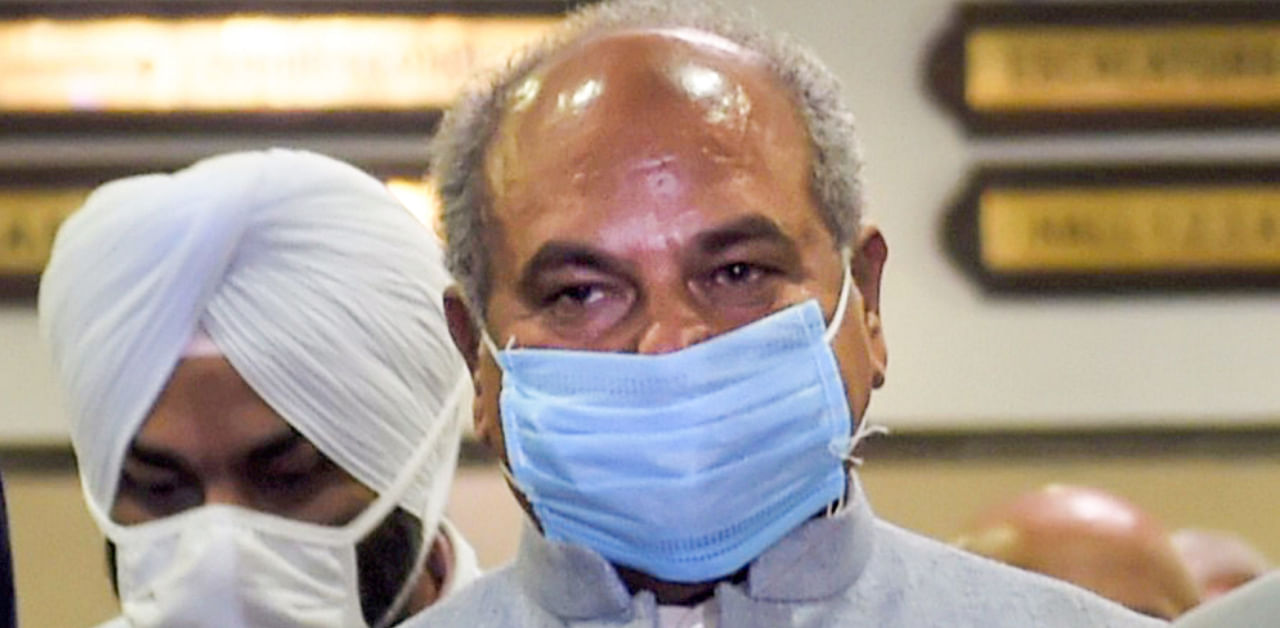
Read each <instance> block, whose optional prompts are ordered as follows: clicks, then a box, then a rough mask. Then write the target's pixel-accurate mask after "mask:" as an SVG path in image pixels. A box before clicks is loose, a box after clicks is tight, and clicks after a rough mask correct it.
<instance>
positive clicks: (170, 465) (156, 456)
mask: <svg viewBox="0 0 1280 628" xmlns="http://www.w3.org/2000/svg"><path fill="white" fill-rule="evenodd" d="M126 458H128V459H130V460H136V461H138V462H140V463H142V464H145V465H148V466H152V467H164V468H166V469H173V470H177V471H181V470H185V469H186V468H187V465H186V464H185V463H183V461H182V459H181V458H179V457H178V456H175V455H174V454H172V453H170V452H169V451H167V450H165V449H161V448H158V447H150V446H148V445H144V444H142V443H139V442H138V441H136V440H135V441H134V442H133V444H131V445H129V453H128V454H127V455H126Z"/></svg>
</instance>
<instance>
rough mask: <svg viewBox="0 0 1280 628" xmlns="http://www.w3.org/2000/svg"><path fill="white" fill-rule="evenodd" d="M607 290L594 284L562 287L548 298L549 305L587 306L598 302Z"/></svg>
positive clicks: (562, 307) (559, 306)
mask: <svg viewBox="0 0 1280 628" xmlns="http://www.w3.org/2000/svg"><path fill="white" fill-rule="evenodd" d="M604 296H605V291H604V289H602V288H601V287H600V286H597V285H594V284H579V285H574V286H568V287H566V288H561V289H559V290H557V291H555V292H553V293H552V294H551V296H550V297H548V298H547V299H546V303H547V305H548V306H550V307H552V308H556V309H566V308H578V307H586V306H589V305H592V304H595V303H598V302H599V301H600V300H601V299H603V298H604Z"/></svg>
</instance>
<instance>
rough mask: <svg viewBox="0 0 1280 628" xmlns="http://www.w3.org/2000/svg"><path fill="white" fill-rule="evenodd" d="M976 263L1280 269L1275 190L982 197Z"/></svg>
mask: <svg viewBox="0 0 1280 628" xmlns="http://www.w3.org/2000/svg"><path fill="white" fill-rule="evenodd" d="M978 229H979V238H980V242H981V250H982V263H983V265H984V266H985V267H987V268H988V269H990V270H993V271H1004V272H1032V273H1034V272H1092V273H1105V272H1109V271H1119V272H1126V271H1127V272H1133V271H1148V272H1150V271H1188V270H1190V271H1265V272H1280V185H1231V186H1207V185H1206V186H1194V187H1192V186H1161V187H1137V186H1135V187H1128V188H1109V189H1103V190H1088V189H1081V188H1042V189H1001V188H992V189H988V190H986V191H984V192H983V193H982V194H981V195H980V197H979V201H978Z"/></svg>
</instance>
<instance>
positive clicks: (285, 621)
mask: <svg viewBox="0 0 1280 628" xmlns="http://www.w3.org/2000/svg"><path fill="white" fill-rule="evenodd" d="M468 383H469V382H467V381H465V378H464V379H463V380H462V381H460V382H459V385H458V386H457V387H456V388H455V390H454V392H453V394H452V396H451V398H450V399H449V400H448V401H447V402H446V403H445V405H444V407H443V408H442V412H441V414H440V420H437V421H434V422H433V424H432V426H431V431H430V432H429V433H428V434H427V435H426V437H425V438H423V440H422V442H421V443H420V444H419V446H418V448H417V450H415V452H414V454H413V456H412V457H411V459H410V460H409V461H408V464H406V465H405V467H404V469H403V470H402V471H401V473H400V476H399V477H397V478H396V480H395V482H394V483H393V484H392V485H391V486H390V487H389V488H388V490H386V491H384V492H383V493H382V494H380V495H379V496H378V498H377V499H375V500H374V501H373V502H372V503H371V504H370V505H369V506H368V507H366V508H365V509H364V511H362V512H361V513H360V515H359V516H357V517H356V518H355V519H353V520H352V521H351V522H349V523H347V524H345V525H341V526H325V525H320V524H314V523H307V522H303V521H297V520H293V519H288V518H285V517H280V516H277V515H271V514H267V513H263V512H258V511H255V510H250V509H247V508H242V507H239V506H233V505H226V504H209V505H205V506H199V507H197V508H193V509H191V510H188V511H186V512H182V513H179V514H176V515H173V516H171V517H166V518H164V519H159V520H156V521H151V522H147V523H141V524H137V525H131V526H123V525H120V524H118V523H115V522H113V521H111V520H110V518H109V517H107V516H106V515H105V514H104V513H102V512H101V511H100V510H99V509H98V508H97V507H96V506H94V504H93V501H92V500H89V510H90V512H91V513H92V514H93V516H94V518H95V519H97V520H98V523H99V525H101V526H102V529H103V530H104V531H105V532H106V535H107V538H108V539H110V540H111V542H112V543H114V544H115V548H116V549H115V557H116V573H117V580H118V585H119V592H120V603H121V607H122V609H123V611H124V616H125V618H126V620H127V621H128V623H129V625H130V626H133V627H134V628H150V627H153V626H154V627H161V626H164V627H167V628H205V627H207V628H238V627H245V628H353V627H362V626H366V623H365V620H364V615H363V613H362V610H361V605H360V591H359V574H358V570H357V563H356V544H357V543H359V542H360V541H361V540H363V539H364V538H365V537H366V536H368V535H369V533H370V532H372V531H373V530H374V529H375V528H376V527H377V526H378V525H379V524H380V523H382V521H383V520H384V519H386V517H387V516H388V515H389V514H390V513H391V511H392V510H394V509H395V507H396V505H397V503H398V502H399V500H400V498H401V497H402V496H403V494H404V493H405V491H406V490H408V488H409V486H410V485H411V484H412V481H413V480H414V478H415V477H416V475H417V474H418V472H419V471H420V470H421V469H422V467H423V466H424V464H426V463H428V462H430V459H431V456H430V453H431V452H432V451H433V450H434V449H435V447H436V439H437V438H439V437H440V434H441V433H442V432H444V433H451V431H450V430H446V429H445V428H446V427H447V425H448V423H449V420H447V419H448V417H452V416H454V408H455V407H456V406H457V404H458V403H459V402H460V400H461V399H462V396H463V395H464V394H465V393H466V392H467V390H468V386H467V385H466V384H468ZM434 536H435V530H424V531H423V537H424V538H423V542H422V544H421V546H420V548H419V551H418V556H417V557H416V558H415V562H414V565H415V568H414V570H412V571H411V572H410V574H409V577H408V578H406V582H405V584H404V586H403V587H402V589H401V591H400V594H399V595H398V596H397V597H396V599H395V601H394V602H393V603H392V604H391V606H390V607H389V608H388V609H387V612H386V613H385V615H384V616H383V617H382V618H381V619H380V620H379V621H378V622H377V623H376V624H375V627H376V628H382V627H383V626H386V625H388V624H389V623H390V622H391V621H392V620H393V619H394V618H395V617H396V615H397V614H398V613H399V611H400V609H402V608H403V606H404V603H405V602H406V601H407V599H408V597H409V593H410V592H411V591H412V585H413V584H415V583H416V582H417V577H418V576H419V575H420V573H421V572H420V567H421V565H422V564H423V562H424V558H425V555H426V553H427V552H428V551H429V550H430V546H431V540H432V539H433V538H434Z"/></svg>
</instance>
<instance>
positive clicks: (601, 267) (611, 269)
mask: <svg viewBox="0 0 1280 628" xmlns="http://www.w3.org/2000/svg"><path fill="white" fill-rule="evenodd" d="M566 266H576V267H581V268H590V269H594V270H598V271H601V272H604V273H610V274H623V273H625V272H626V269H625V268H624V267H623V264H622V263H621V262H619V261H618V260H616V259H614V258H613V257H611V256H609V255H607V254H605V253H602V252H600V251H599V250H597V249H594V248H592V247H590V246H588V245H585V244H579V243H576V242H564V241H560V240H552V241H550V242H547V243H545V244H543V245H542V246H541V247H539V248H538V252H537V253H534V255H533V257H531V258H529V261H528V263H526V264H525V265H524V268H523V269H522V271H521V273H520V281H519V286H520V288H521V290H524V289H526V288H531V287H533V285H534V283H535V282H536V281H537V278H538V277H539V276H540V275H542V274H543V273H547V272H550V271H553V270H556V269H558V268H563V267H566Z"/></svg>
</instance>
